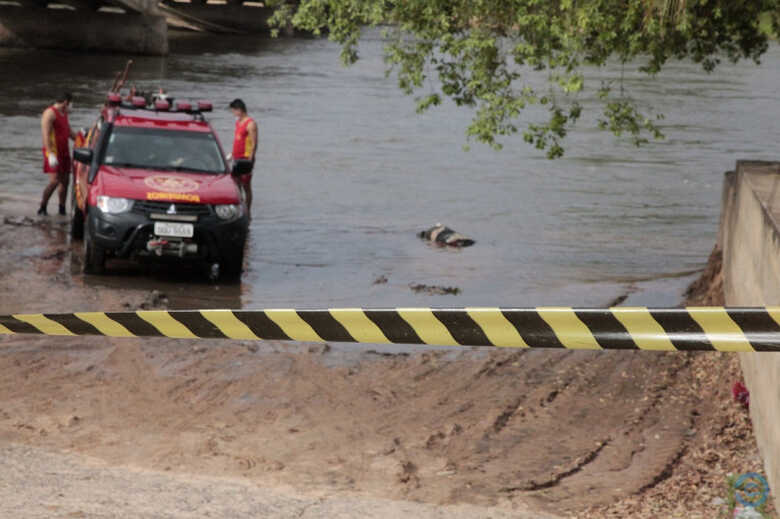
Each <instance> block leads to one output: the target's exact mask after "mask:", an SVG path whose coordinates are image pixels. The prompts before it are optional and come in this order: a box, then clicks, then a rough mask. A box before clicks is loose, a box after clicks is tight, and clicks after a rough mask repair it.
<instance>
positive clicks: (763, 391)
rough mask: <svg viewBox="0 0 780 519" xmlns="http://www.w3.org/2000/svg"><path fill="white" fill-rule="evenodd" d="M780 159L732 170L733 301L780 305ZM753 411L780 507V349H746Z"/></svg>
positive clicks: (728, 292)
mask: <svg viewBox="0 0 780 519" xmlns="http://www.w3.org/2000/svg"><path fill="white" fill-rule="evenodd" d="M779 221H780V163H774V162H748V161H740V162H738V163H737V169H736V172H733V173H728V174H726V181H725V184H724V191H723V213H722V220H721V236H720V241H721V245H722V247H723V276H724V292H725V296H726V304H727V305H729V306H765V305H766V306H780V227H779V226H778V222H779ZM740 361H741V363H742V371H743V373H744V375H745V382H746V385H747V386H748V389H749V390H750V416H751V418H752V420H753V430H754V431H755V435H756V440H757V441H758V447H759V449H760V451H761V454H762V457H763V459H764V467H765V470H766V475H767V478H768V480H769V486H770V487H771V488H772V489H773V491H772V494H773V496H774V498H775V506H776V508H780V491H778V489H780V353H744V354H740Z"/></svg>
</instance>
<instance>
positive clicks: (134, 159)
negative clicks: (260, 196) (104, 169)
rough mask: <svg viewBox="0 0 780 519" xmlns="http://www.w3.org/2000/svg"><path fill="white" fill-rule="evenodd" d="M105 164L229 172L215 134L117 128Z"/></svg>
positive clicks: (114, 130)
mask: <svg viewBox="0 0 780 519" xmlns="http://www.w3.org/2000/svg"><path fill="white" fill-rule="evenodd" d="M103 164H106V165H110V166H116V167H132V168H144V169H162V170H174V171H194V172H198V173H210V174H222V173H225V171H226V167H225V161H224V159H223V158H222V153H221V152H220V150H219V146H218V145H217V140H216V138H215V137H214V135H212V134H211V133H205V132H184V131H177V130H151V129H148V128H125V127H116V126H115V127H114V128H113V129H112V131H111V135H110V136H109V138H108V143H107V144H106V149H105V153H104V154H103Z"/></svg>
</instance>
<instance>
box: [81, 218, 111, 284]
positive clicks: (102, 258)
mask: <svg viewBox="0 0 780 519" xmlns="http://www.w3.org/2000/svg"><path fill="white" fill-rule="evenodd" d="M105 271H106V250H105V249H104V248H103V247H101V246H99V245H96V244H95V242H94V241H93V239H92V229H90V226H89V220H87V229H86V232H85V233H84V273H85V274H103V273H104V272H105Z"/></svg>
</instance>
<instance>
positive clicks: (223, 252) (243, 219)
mask: <svg viewBox="0 0 780 519" xmlns="http://www.w3.org/2000/svg"><path fill="white" fill-rule="evenodd" d="M210 110H211V104H209V103H205V102H200V103H188V102H183V101H179V102H175V103H174V102H171V101H168V100H156V101H147V100H146V99H145V98H143V97H133V98H131V99H130V100H122V98H121V97H120V96H119V95H117V94H110V95H109V96H108V98H107V101H106V104H105V105H104V107H103V108H102V110H101V113H100V117H99V118H98V119H97V121H96V122H95V124H94V125H93V126H92V128H91V130H90V131H89V133H88V135H87V140H86V146H85V147H84V148H77V149H75V150H74V152H73V157H74V159H75V161H76V163H77V166H76V172H75V177H76V178H75V182H74V187H73V200H72V204H71V206H72V211H71V217H72V223H71V234H72V236H73V238H74V239H83V241H84V260H83V265H84V271H85V272H87V273H96V274H99V273H102V272H104V269H105V264H106V260H107V259H109V258H112V257H115V258H131V259H144V258H147V259H158V260H172V261H200V262H202V263H204V264H206V265H208V266H209V267H210V274H211V275H212V276H220V277H222V278H237V277H239V276H240V274H241V269H242V264H243V260H244V245H245V242H246V237H247V230H248V223H249V217H248V215H247V210H246V204H245V203H244V193H243V190H242V187H241V184H240V182H238V178H237V177H238V176H240V175H242V174H244V173H247V172H248V171H249V170H251V166H252V164H251V162H248V161H240V160H239V161H236V162H235V163H234V164H233V165H232V166H231V165H230V163H229V162H228V160H226V158H225V154H224V152H223V150H222V146H221V145H220V143H219V139H218V138H217V135H216V133H215V132H214V130H213V129H212V128H211V125H209V123H208V122H207V121H206V119H205V117H204V115H203V114H204V112H208V111H210Z"/></svg>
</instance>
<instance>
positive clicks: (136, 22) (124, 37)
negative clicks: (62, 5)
mask: <svg viewBox="0 0 780 519" xmlns="http://www.w3.org/2000/svg"><path fill="white" fill-rule="evenodd" d="M0 46H3V47H30V48H41V49H48V48H53V49H68V50H79V51H95V50H97V51H103V52H122V53H130V54H151V55H165V54H167V53H168V28H167V25H166V23H165V18H164V17H163V16H160V15H147V14H119V13H103V12H95V11H89V10H86V9H81V10H78V11H71V10H65V9H45V8H31V7H13V6H3V7H0Z"/></svg>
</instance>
